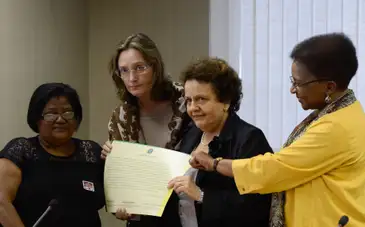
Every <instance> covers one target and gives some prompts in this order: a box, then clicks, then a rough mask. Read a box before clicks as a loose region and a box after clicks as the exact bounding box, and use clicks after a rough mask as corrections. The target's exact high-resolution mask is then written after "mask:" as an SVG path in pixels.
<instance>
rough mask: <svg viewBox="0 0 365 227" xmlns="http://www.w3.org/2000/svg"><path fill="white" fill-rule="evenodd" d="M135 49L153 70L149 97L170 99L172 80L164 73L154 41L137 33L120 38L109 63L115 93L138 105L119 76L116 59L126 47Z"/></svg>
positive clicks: (159, 99) (162, 99) (123, 99)
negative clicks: (115, 89) (123, 38)
mask: <svg viewBox="0 0 365 227" xmlns="http://www.w3.org/2000/svg"><path fill="white" fill-rule="evenodd" d="M131 48H133V49H135V50H137V51H139V52H140V53H141V54H142V56H143V58H144V60H145V61H146V63H148V64H149V65H150V66H151V67H152V70H153V85H152V89H151V98H152V100H154V101H166V100H170V99H171V98H172V96H173V85H172V81H171V79H170V77H169V75H167V74H166V73H165V66H164V63H163V60H162V57H161V54H160V51H159V50H158V48H157V45H156V44H155V42H153V41H152V40H151V39H150V38H149V37H148V36H147V35H145V34H143V33H137V34H133V35H131V36H129V37H128V38H126V39H125V40H122V41H121V42H120V43H119V44H118V46H117V49H116V51H115V53H114V55H113V57H112V59H111V61H110V63H109V73H110V74H111V75H112V78H113V81H114V84H115V86H116V88H117V95H118V97H119V99H120V100H121V101H126V102H127V103H129V104H132V105H135V106H136V107H137V106H138V102H137V101H138V100H137V98H136V97H135V96H133V95H132V94H130V93H129V92H128V91H127V89H126V86H125V84H124V82H123V80H122V78H121V77H120V72H119V67H118V60H119V56H120V53H122V52H123V51H125V50H128V49H131Z"/></svg>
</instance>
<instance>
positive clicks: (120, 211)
mask: <svg viewBox="0 0 365 227" xmlns="http://www.w3.org/2000/svg"><path fill="white" fill-rule="evenodd" d="M115 217H117V218H118V219H120V220H123V221H126V220H129V219H131V218H132V217H133V214H128V213H127V210H126V209H124V208H119V209H118V210H117V213H115Z"/></svg>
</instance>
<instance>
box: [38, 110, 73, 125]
mask: <svg viewBox="0 0 365 227" xmlns="http://www.w3.org/2000/svg"><path fill="white" fill-rule="evenodd" d="M42 117H43V120H45V121H48V122H54V121H56V120H57V119H58V118H59V117H62V118H63V119H65V120H66V121H70V120H73V119H74V117H75V113H74V112H73V111H67V112H64V113H62V114H58V113H57V114H56V113H45V114H43V115H42Z"/></svg>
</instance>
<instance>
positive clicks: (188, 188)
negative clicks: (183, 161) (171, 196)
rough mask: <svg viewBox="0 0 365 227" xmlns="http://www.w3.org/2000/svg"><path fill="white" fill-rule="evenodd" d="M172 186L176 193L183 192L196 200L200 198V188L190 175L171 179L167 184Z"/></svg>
mask: <svg viewBox="0 0 365 227" xmlns="http://www.w3.org/2000/svg"><path fill="white" fill-rule="evenodd" d="M167 187H168V188H169V189H171V188H173V189H174V191H175V192H176V194H180V193H182V192H183V193H185V194H186V195H187V196H189V198H191V199H193V200H195V201H198V200H199V199H200V189H199V187H198V186H196V184H195V182H194V181H193V180H192V179H191V177H190V176H180V177H175V178H174V179H172V180H171V181H170V182H169V184H168V186H167Z"/></svg>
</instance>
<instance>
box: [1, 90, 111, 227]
mask: <svg viewBox="0 0 365 227" xmlns="http://www.w3.org/2000/svg"><path fill="white" fill-rule="evenodd" d="M27 118H28V125H29V126H30V128H31V129H32V130H33V131H34V132H36V133H38V134H39V135H38V136H35V137H31V138H24V137H19V138H15V139H13V140H11V141H10V142H9V143H8V144H7V145H6V146H5V148H4V149H3V150H2V151H1V152H0V182H1V183H0V226H1V225H2V226H4V227H10V226H19V227H21V226H33V224H34V223H35V222H36V221H37V219H38V218H39V217H40V216H41V215H42V213H43V212H44V211H45V210H46V209H47V207H48V206H49V205H51V206H52V209H51V210H50V212H48V213H47V215H46V216H45V217H44V219H43V220H42V221H41V222H40V223H39V225H38V226H52V227H57V226H60V227H61V226H62V227H63V226H64V227H66V226H67V227H70V226H88V227H99V226H101V222H100V218H99V215H98V210H99V209H101V208H102V207H103V206H104V204H105V198H104V190H103V169H104V162H103V161H102V160H101V159H100V155H101V147H100V146H99V145H98V144H97V143H96V142H93V141H88V140H80V139H76V138H73V137H72V136H73V134H74V133H75V132H76V130H77V128H78V127H79V125H80V123H81V121H82V107H81V104H80V101H79V96H78V94H77V92H76V91H75V90H74V89H73V88H71V87H70V86H68V85H65V84H62V83H48V84H43V85H41V86H40V87H38V88H37V89H36V90H35V92H34V94H33V96H32V98H31V100H30V103H29V109H28V116H27ZM51 201H52V202H51Z"/></svg>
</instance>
